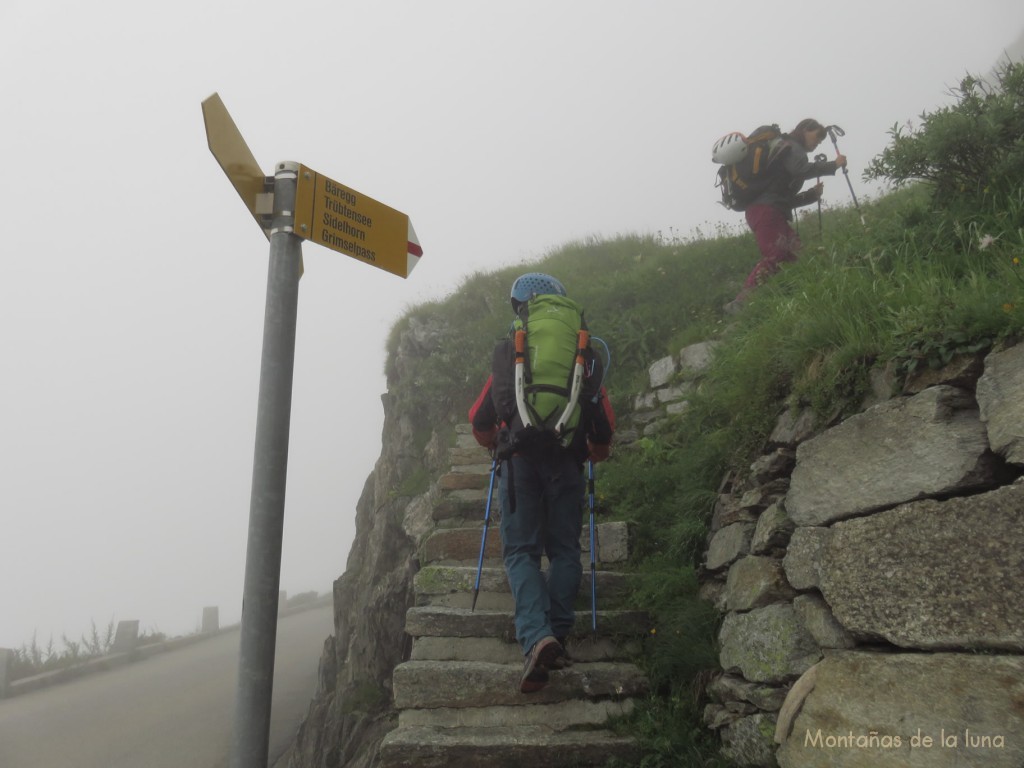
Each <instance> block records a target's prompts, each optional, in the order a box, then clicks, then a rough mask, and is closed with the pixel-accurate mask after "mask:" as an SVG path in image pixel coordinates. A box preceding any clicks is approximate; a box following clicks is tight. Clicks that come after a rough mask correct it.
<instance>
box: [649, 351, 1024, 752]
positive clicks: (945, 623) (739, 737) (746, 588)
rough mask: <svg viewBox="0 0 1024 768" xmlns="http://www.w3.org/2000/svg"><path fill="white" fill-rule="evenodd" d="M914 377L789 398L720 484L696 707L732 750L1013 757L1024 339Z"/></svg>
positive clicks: (1021, 677)
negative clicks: (877, 390) (709, 635)
mask: <svg viewBox="0 0 1024 768" xmlns="http://www.w3.org/2000/svg"><path fill="white" fill-rule="evenodd" d="M652 374H653V369H652ZM928 377H929V378H928V379H927V380H924V379H917V380H915V381H911V382H908V384H907V385H906V386H905V387H904V391H903V392H902V393H901V394H900V395H898V396H895V397H892V398H890V399H888V400H884V401H883V402H880V403H878V404H876V405H873V406H871V407H869V408H867V409H866V410H864V411H863V412H861V413H859V414H857V415H855V416H852V417H850V418H848V419H846V420H845V421H843V422H841V423H839V424H836V425H833V426H831V427H830V428H828V429H823V430H818V429H816V428H815V426H814V419H813V416H812V415H811V414H809V413H808V412H806V411H799V410H792V411H789V412H787V413H785V414H784V415H783V416H782V417H781V418H780V420H779V423H778V426H777V428H776V429H775V431H774V433H773V434H772V436H771V439H770V441H769V444H768V445H767V447H766V453H765V455H764V456H762V457H761V458H760V459H758V461H757V462H755V464H754V465H753V466H752V467H751V468H750V471H749V472H748V473H747V475H746V476H745V477H742V478H733V479H732V482H731V483H729V484H727V485H725V486H724V487H723V493H722V494H721V496H720V498H719V500H718V503H717V505H716V508H715V512H714V515H713V519H712V522H711V531H710V538H709V542H708V547H707V551H706V556H705V561H704V564H703V569H704V571H703V578H702V581H703V585H702V593H703V595H704V596H705V597H706V598H707V599H709V600H711V601H713V602H714V603H715V604H716V606H717V607H718V608H719V609H720V610H721V611H722V613H723V620H722V625H721V630H720V634H719V641H720V658H719V660H720V664H721V667H722V674H721V675H720V676H719V678H718V679H717V680H715V681H714V682H713V683H711V685H710V686H709V688H708V692H709V694H710V696H711V699H712V701H711V703H709V704H708V705H707V707H706V709H705V723H706V724H707V726H708V727H710V728H713V729H715V730H717V731H718V732H719V733H720V734H721V739H722V744H723V752H724V754H726V755H727V756H728V757H729V758H730V759H732V760H733V761H734V762H735V763H736V764H737V765H740V766H776V765H778V766H782V768H805V767H809V766H838V767H839V768H845V767H847V766H851V767H852V766H871V767H872V768H879V767H882V768H884V767H885V766H893V767H894V768H895V767H896V766H899V767H900V768H904V767H911V768H912V767H913V766H928V767H929V768H942V767H943V766H967V765H971V766H987V767H989V766H991V767H992V768H999V767H1000V766H1007V768H1010V766H1013V767H1014V768H1019V766H1021V765H1024V600H1022V599H1021V598H1022V595H1024V479H1021V475H1022V474H1024V345H1019V346H1015V347H1012V348H1009V349H1004V350H1000V351H996V352H993V353H991V354H989V355H987V356H986V357H984V358H983V359H982V358H978V359H977V360H973V359H969V358H965V359H963V360H958V361H955V363H954V364H953V365H951V366H950V367H949V368H948V369H946V370H945V371H943V372H939V373H934V372H929V374H928ZM652 384H653V380H652Z"/></svg>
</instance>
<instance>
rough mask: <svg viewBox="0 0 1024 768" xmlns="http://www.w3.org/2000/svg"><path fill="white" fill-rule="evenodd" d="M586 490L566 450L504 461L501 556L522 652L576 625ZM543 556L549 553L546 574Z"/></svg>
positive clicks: (581, 570) (516, 457) (563, 635)
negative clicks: (543, 569)
mask: <svg viewBox="0 0 1024 768" xmlns="http://www.w3.org/2000/svg"><path fill="white" fill-rule="evenodd" d="M510 491H511V493H510ZM584 493H585V481H584V479H583V470H582V468H581V467H580V466H579V465H578V464H577V463H576V462H575V461H574V460H573V458H572V457H571V456H569V455H568V454H566V453H565V452H563V451H559V452H558V453H557V454H555V455H554V456H552V457H544V458H535V457H530V456H524V455H515V456H513V457H512V458H511V459H509V460H507V461H505V462H503V464H502V468H501V483H500V485H499V498H500V501H501V541H502V557H503V559H504V561H505V573H506V574H507V576H508V581H509V585H510V586H511V588H512V596H513V597H514V598H515V602H516V614H515V625H516V639H517V640H518V641H519V644H520V646H521V647H522V649H523V653H524V654H527V653H529V652H530V649H531V648H533V646H534V644H535V643H536V642H537V641H538V640H540V639H541V638H544V637H546V636H548V635H553V636H555V637H565V636H566V635H568V634H569V633H570V631H571V630H572V627H573V623H574V621H575V611H574V605H573V604H574V603H575V601H576V594H577V592H578V591H579V588H580V580H581V578H582V575H583V566H582V565H581V563H580V550H581V547H580V534H581V532H582V529H583V507H584V498H583V497H584ZM543 555H547V557H548V571H547V574H546V575H545V574H544V573H543V572H542V571H541V557H542V556H543Z"/></svg>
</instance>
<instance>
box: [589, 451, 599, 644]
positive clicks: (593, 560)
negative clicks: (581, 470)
mask: <svg viewBox="0 0 1024 768" xmlns="http://www.w3.org/2000/svg"><path fill="white" fill-rule="evenodd" d="M587 464H588V467H589V469H588V478H587V490H588V492H589V494H590V629H591V630H592V631H593V633H594V634H595V635H596V634H597V555H596V553H595V551H594V550H595V549H596V547H595V546H594V544H595V541H594V539H595V537H594V462H593V461H589V462H587Z"/></svg>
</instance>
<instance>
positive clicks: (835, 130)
mask: <svg viewBox="0 0 1024 768" xmlns="http://www.w3.org/2000/svg"><path fill="white" fill-rule="evenodd" d="M825 131H826V132H827V133H828V137H829V138H830V139H832V146H833V147H835V150H836V154H837V155H841V154H842V152H840V151H839V143H838V142H837V141H836V136H845V135H846V131H844V130H843V129H842V128H840V127H839V126H838V125H827V126H825ZM843 176H845V177H846V186H848V187H849V188H850V197H852V198H853V207H854V208H856V209H857V213H858V214H859V215H860V223H861V224H862V225H863V226H864V227H865V228H867V226H868V225H867V222H865V221H864V214H863V213H861V212H860V203H858V202H857V193H856V192H854V191H853V182H851V181H850V172H849V170H848V169H847V167H846V166H845V165H844V166H843Z"/></svg>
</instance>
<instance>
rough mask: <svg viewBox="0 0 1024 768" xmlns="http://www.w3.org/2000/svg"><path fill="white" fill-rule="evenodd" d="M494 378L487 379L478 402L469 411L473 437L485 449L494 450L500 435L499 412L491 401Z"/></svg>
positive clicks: (478, 396)
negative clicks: (496, 439)
mask: <svg viewBox="0 0 1024 768" xmlns="http://www.w3.org/2000/svg"><path fill="white" fill-rule="evenodd" d="M493 378H494V377H493V376H488V377H487V383H486V384H484V388H483V389H482V390H480V394H479V395H477V398H476V402H474V403H473V405H472V406H471V407H470V409H469V423H470V424H471V425H472V427H473V437H475V438H476V441H477V442H478V443H480V445H482V446H483V447H484V448H493V447H494V441H495V438H496V437H497V434H498V411H497V409H496V408H495V407H494V401H493V400H492V399H491V384H492V381H493Z"/></svg>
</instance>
